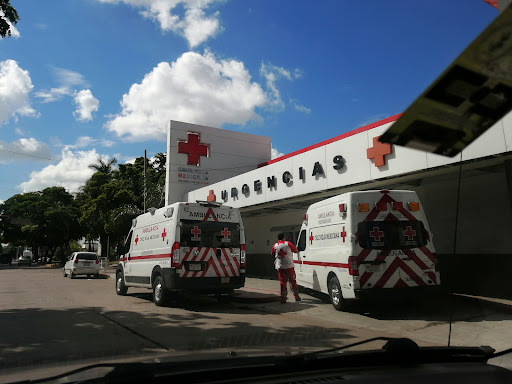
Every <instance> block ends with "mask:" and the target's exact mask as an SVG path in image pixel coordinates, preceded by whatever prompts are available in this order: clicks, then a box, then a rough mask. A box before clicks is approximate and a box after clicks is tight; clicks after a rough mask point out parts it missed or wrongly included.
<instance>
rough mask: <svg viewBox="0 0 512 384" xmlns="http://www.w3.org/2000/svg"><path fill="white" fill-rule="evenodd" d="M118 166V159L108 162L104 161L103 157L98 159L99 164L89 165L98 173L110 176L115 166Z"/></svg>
mask: <svg viewBox="0 0 512 384" xmlns="http://www.w3.org/2000/svg"><path fill="white" fill-rule="evenodd" d="M115 164H117V159H116V158H115V157H113V158H112V159H110V160H108V161H103V159H101V157H98V163H97V164H89V168H91V169H94V170H96V172H100V173H105V174H107V175H110V174H111V173H112V172H114V165H115Z"/></svg>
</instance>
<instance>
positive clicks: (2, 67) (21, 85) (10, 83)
mask: <svg viewBox="0 0 512 384" xmlns="http://www.w3.org/2000/svg"><path fill="white" fill-rule="evenodd" d="M33 88H34V86H33V85H32V80H31V79H30V75H29V73H28V71H26V70H24V69H21V68H20V67H19V66H18V63H17V62H16V61H14V60H5V61H0V124H1V123H3V122H5V121H7V120H9V119H10V118H11V117H13V116H14V117H16V116H17V115H21V116H35V117H37V116H38V114H37V112H36V111H35V110H34V109H32V107H31V106H30V101H29V94H30V92H31V91H32V89H33Z"/></svg>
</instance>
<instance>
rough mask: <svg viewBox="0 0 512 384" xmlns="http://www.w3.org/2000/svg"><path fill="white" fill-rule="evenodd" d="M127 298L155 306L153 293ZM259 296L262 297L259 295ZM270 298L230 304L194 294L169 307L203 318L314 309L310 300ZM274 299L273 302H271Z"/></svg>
mask: <svg viewBox="0 0 512 384" xmlns="http://www.w3.org/2000/svg"><path fill="white" fill-rule="evenodd" d="M127 296H131V297H136V298H138V299H141V300H143V301H141V303H147V304H151V305H155V304H154V303H153V294H152V293H151V291H149V290H148V291H147V293H146V292H134V293H130V292H128V294H127ZM259 296H262V295H261V294H259ZM265 296H269V299H268V300H266V301H263V302H262V301H253V300H243V299H241V298H239V297H235V298H234V299H233V300H231V301H230V302H219V301H218V300H217V298H216V297H215V296H212V295H210V296H207V295H194V294H179V295H177V296H176V297H175V298H173V299H172V300H170V301H169V303H168V304H167V307H169V308H179V309H183V310H187V311H190V312H194V313H202V315H201V316H203V317H204V316H205V314H206V313H223V314H254V312H257V313H258V314H261V315H273V314H276V313H285V312H294V313H296V312H301V311H304V310H306V309H309V308H313V307H314V306H315V305H314V303H311V302H308V301H309V300H303V301H301V302H298V303H296V302H294V300H293V298H292V299H291V300H289V301H288V302H287V303H286V304H284V305H283V304H281V303H280V302H279V297H277V300H276V299H275V297H276V296H275V295H265ZM270 299H272V300H270Z"/></svg>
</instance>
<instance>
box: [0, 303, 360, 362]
mask: <svg viewBox="0 0 512 384" xmlns="http://www.w3.org/2000/svg"><path fill="white" fill-rule="evenodd" d="M253 318H254V317H253ZM258 318H259V317H258ZM240 319H241V317H240V316H238V317H236V318H235V319H233V320H231V321H230V320H226V319H225V318H221V317H220V316H216V315H215V314H211V313H210V314H208V315H206V316H205V315H203V314H199V313H183V314H180V313H145V314H144V313H139V312H134V311H105V308H100V307H89V308H73V309H63V310H59V309H39V308H27V309H12V310H5V311H3V312H1V313H0V333H1V334H0V349H1V350H2V353H1V356H0V368H18V367H24V366H34V365H41V364H45V363H48V364H50V363H55V362H60V363H67V362H71V361H73V360H81V359H89V358H97V359H98V362H101V360H102V359H105V358H112V357H117V356H124V355H127V354H134V353H136V354H149V353H154V352H165V351H195V350H208V349H212V348H242V347H255V346H258V347H263V348H264V349H266V348H268V351H269V353H272V348H271V347H272V346H304V347H305V346H307V347H319V348H329V347H335V346H338V345H342V344H346V343H348V342H350V341H351V339H353V336H351V335H349V334H348V330H346V329H344V328H334V329H333V328H331V327H329V328H328V327H321V326H305V325H304V323H300V324H295V323H293V322H292V323H288V322H287V323H286V324H284V325H283V324H271V323H270V324H267V323H266V322H264V321H262V320H258V319H255V320H254V321H253V320H251V321H242V320H240ZM244 319H247V318H246V317H244ZM347 339H348V341H344V340H347Z"/></svg>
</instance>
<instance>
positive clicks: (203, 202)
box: [196, 200, 222, 208]
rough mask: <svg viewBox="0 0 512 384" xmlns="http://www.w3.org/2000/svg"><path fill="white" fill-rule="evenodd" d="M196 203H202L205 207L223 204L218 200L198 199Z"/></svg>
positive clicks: (216, 206) (215, 206)
mask: <svg viewBox="0 0 512 384" xmlns="http://www.w3.org/2000/svg"><path fill="white" fill-rule="evenodd" d="M196 203H198V204H201V205H202V206H203V207H207V208H218V207H220V206H221V205H222V203H220V202H218V201H205V200H196Z"/></svg>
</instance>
